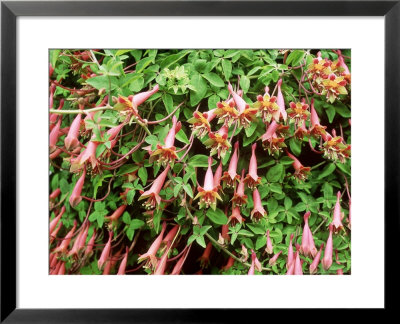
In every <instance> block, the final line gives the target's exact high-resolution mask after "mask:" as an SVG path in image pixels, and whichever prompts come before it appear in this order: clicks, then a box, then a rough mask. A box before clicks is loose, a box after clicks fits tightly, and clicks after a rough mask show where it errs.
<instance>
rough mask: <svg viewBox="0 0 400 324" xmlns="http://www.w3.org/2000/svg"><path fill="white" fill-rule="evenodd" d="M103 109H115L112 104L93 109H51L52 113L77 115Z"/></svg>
mask: <svg viewBox="0 0 400 324" xmlns="http://www.w3.org/2000/svg"><path fill="white" fill-rule="evenodd" d="M102 110H114V108H113V107H111V106H108V105H107V106H104V107H96V108H91V109H76V110H57V109H50V113H51V114H59V115H76V114H89V113H91V112H94V111H102Z"/></svg>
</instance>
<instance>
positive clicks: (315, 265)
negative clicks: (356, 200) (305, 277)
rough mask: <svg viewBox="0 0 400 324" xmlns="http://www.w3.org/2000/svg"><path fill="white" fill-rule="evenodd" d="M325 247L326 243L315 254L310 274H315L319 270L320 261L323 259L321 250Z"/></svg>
mask: <svg viewBox="0 0 400 324" xmlns="http://www.w3.org/2000/svg"><path fill="white" fill-rule="evenodd" d="M323 248H324V243H322V244H321V246H320V248H319V251H318V253H317V254H316V255H315V257H314V260H313V262H312V263H311V265H310V274H314V273H316V272H317V270H318V265H319V261H320V259H321V252H322V249H323Z"/></svg>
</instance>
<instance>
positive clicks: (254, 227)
mask: <svg viewBox="0 0 400 324" xmlns="http://www.w3.org/2000/svg"><path fill="white" fill-rule="evenodd" d="M247 227H248V228H250V229H251V231H252V232H253V233H254V234H259V235H264V234H265V229H264V227H263V226H262V225H261V224H247Z"/></svg>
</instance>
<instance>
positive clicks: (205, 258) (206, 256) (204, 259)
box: [198, 242, 212, 269]
mask: <svg viewBox="0 0 400 324" xmlns="http://www.w3.org/2000/svg"><path fill="white" fill-rule="evenodd" d="M211 250H212V243H211V242H208V244H207V246H206V248H205V250H204V252H203V254H202V255H201V257H200V258H199V259H198V261H200V267H201V268H202V269H204V268H207V267H208V265H209V264H210V254H211Z"/></svg>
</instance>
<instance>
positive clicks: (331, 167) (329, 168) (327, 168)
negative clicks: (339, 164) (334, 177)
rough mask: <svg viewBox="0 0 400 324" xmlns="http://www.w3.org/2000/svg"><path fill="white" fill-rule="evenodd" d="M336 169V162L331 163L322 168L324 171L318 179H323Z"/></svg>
mask: <svg viewBox="0 0 400 324" xmlns="http://www.w3.org/2000/svg"><path fill="white" fill-rule="evenodd" d="M335 169H336V164H334V163H329V164H328V165H327V166H325V168H324V169H323V170H322V172H321V173H320V174H319V176H318V180H320V179H323V178H325V177H327V176H328V175H330V174H331V173H332V172H333V171H335Z"/></svg>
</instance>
